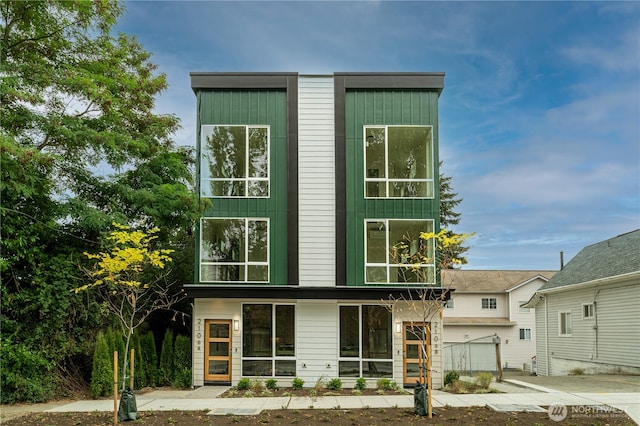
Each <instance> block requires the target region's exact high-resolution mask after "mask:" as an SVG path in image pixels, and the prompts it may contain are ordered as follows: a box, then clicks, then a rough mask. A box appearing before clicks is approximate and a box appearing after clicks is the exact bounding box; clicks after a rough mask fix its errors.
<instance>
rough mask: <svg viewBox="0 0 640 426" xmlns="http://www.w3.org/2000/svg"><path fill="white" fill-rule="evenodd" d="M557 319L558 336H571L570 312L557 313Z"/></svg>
mask: <svg viewBox="0 0 640 426" xmlns="http://www.w3.org/2000/svg"><path fill="white" fill-rule="evenodd" d="M558 317H559V318H558V335H559V336H571V333H572V331H573V330H572V326H571V312H559V313H558Z"/></svg>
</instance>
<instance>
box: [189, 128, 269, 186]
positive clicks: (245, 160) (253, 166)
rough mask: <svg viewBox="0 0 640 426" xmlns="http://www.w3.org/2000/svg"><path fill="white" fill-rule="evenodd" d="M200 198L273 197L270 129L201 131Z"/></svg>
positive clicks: (202, 129) (210, 129) (204, 129)
mask: <svg viewBox="0 0 640 426" xmlns="http://www.w3.org/2000/svg"><path fill="white" fill-rule="evenodd" d="M200 133H201V143H200V150H201V160H200V161H201V163H200V177H201V180H200V195H201V196H202V197H257V198H268V197H269V139H270V134H269V126H236V125H230V126H213V125H203V126H202V128H201V132H200Z"/></svg>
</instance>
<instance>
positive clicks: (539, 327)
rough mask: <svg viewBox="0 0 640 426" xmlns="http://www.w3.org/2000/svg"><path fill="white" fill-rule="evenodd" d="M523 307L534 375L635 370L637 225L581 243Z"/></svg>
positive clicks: (639, 370) (639, 361)
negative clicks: (532, 315) (528, 313)
mask: <svg viewBox="0 0 640 426" xmlns="http://www.w3.org/2000/svg"><path fill="white" fill-rule="evenodd" d="M522 307H524V308H533V309H535V311H536V352H537V355H538V368H537V373H538V374H539V375H542V376H562V375H566V374H569V373H571V372H575V371H577V370H578V369H579V370H581V371H583V372H585V373H615V372H622V373H630V374H640V355H639V354H640V229H637V230H635V231H632V232H629V233H626V234H622V235H618V236H617V237H614V238H611V239H608V240H605V241H601V242H599V243H596V244H593V245H590V246H587V247H585V248H583V249H582V250H581V251H580V252H579V253H578V254H577V255H576V256H575V257H574V258H573V259H571V261H569V262H568V263H567V264H566V266H565V267H564V268H563V269H561V270H560V272H558V273H557V274H556V275H555V276H554V277H553V278H551V279H550V280H549V281H548V282H547V283H546V284H545V285H543V286H542V287H540V288H539V289H538V291H537V292H536V293H535V294H534V295H533V297H532V298H531V299H530V300H529V301H528V302H527V303H526V304H523V305H522Z"/></svg>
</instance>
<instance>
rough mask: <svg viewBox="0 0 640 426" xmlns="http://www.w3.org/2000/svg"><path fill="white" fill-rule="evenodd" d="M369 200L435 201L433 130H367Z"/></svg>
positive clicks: (371, 128) (372, 128) (366, 156)
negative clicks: (424, 199) (422, 199)
mask: <svg viewBox="0 0 640 426" xmlns="http://www.w3.org/2000/svg"><path fill="white" fill-rule="evenodd" d="M364 139H365V142H364V146H365V150H364V151H365V152H364V157H365V176H364V182H365V197H367V198H433V196H434V184H433V152H432V151H433V129H432V127H431V126H365V128H364Z"/></svg>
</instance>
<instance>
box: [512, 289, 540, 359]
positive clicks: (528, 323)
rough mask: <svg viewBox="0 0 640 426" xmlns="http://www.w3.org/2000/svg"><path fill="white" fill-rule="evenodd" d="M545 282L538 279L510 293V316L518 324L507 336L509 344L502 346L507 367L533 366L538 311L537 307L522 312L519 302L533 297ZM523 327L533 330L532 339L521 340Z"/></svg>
mask: <svg viewBox="0 0 640 426" xmlns="http://www.w3.org/2000/svg"><path fill="white" fill-rule="evenodd" d="M544 283H545V281H543V280H541V279H536V280H533V281H531V282H529V283H527V284H525V285H523V286H522V287H519V288H517V289H515V290H513V291H512V292H510V293H509V295H510V296H509V308H510V311H511V313H510V318H511V321H515V322H517V323H518V325H517V326H516V327H514V328H513V334H512V335H511V336H509V337H505V338H507V339H509V344H508V345H506V344H505V345H503V346H502V362H503V364H507V367H510V368H523V366H524V364H528V367H527V368H531V367H530V365H531V362H532V361H531V357H533V356H534V355H536V312H535V309H530V310H529V312H520V306H519V304H520V303H519V302H521V301H524V302H526V301H528V300H529V299H531V296H533V294H534V293H535V292H536V291H537V290H538V289H539V288H540V287H541V286H542V285H543V284H544ZM521 328H528V329H530V330H531V340H520V329H521ZM503 343H504V338H503Z"/></svg>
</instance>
